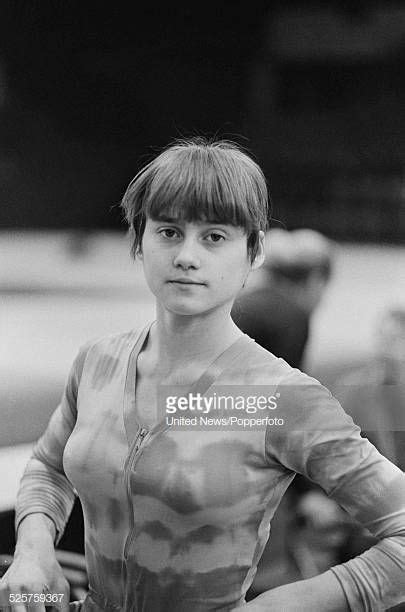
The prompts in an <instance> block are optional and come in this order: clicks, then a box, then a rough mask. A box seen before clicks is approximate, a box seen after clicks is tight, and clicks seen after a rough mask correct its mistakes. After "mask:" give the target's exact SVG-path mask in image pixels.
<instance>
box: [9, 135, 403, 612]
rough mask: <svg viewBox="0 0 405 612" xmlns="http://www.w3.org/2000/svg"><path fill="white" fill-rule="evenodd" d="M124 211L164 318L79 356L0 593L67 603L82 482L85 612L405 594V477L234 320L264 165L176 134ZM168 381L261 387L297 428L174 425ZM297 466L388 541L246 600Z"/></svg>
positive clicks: (255, 247) (378, 600) (249, 264)
mask: <svg viewBox="0 0 405 612" xmlns="http://www.w3.org/2000/svg"><path fill="white" fill-rule="evenodd" d="M122 205H123V207H124V210H125V213H126V218H127V220H128V222H129V225H130V228H131V231H132V235H133V245H132V251H133V253H134V255H137V256H139V257H140V258H141V259H142V261H143V267H144V271H145V276H146V280H147V282H148V284H149V287H150V289H151V290H152V292H153V293H154V295H155V297H156V319H155V320H154V321H152V322H150V323H149V324H148V325H146V326H145V327H144V328H143V329H139V328H137V326H136V312H135V313H134V326H135V329H134V330H132V331H130V332H128V333H123V334H120V335H116V336H112V337H107V338H102V339H100V340H98V341H94V342H90V343H88V344H87V345H86V346H84V347H83V348H82V349H81V350H80V352H79V354H78V356H77V358H76V360H75V362H74V364H73V367H72V370H71V372H70V375H69V378H68V381H67V385H66V389H65V392H64V395H63V398H62V401H61V404H60V406H59V407H58V408H57V410H56V411H55V413H54V414H53V416H52V418H51V420H50V423H49V425H48V428H47V429H46V431H45V433H44V434H43V436H42V437H41V438H40V440H39V441H38V443H37V444H36V446H35V448H34V451H33V455H32V458H31V460H30V462H29V463H28V466H27V468H26V471H25V474H24V476H23V479H22V482H21V487H20V492H19V497H18V504H17V509H16V526H17V530H18V542H17V547H16V552H15V560H14V563H13V564H12V565H11V567H10V569H9V570H8V572H7V574H6V575H5V577H4V578H3V580H2V582H1V600H0V601H1V605H3V606H4V605H5V604H7V602H9V601H10V599H9V596H10V593H16V592H31V593H32V592H38V591H39V592H41V591H42V592H44V593H50V594H52V593H63V595H64V596H63V597H62V600H61V603H60V604H59V603H58V604H57V605H59V606H60V608H61V609H62V610H67V609H68V590H67V585H66V581H65V580H64V578H63V575H62V572H61V569H60V567H59V566H58V564H57V562H56V559H55V555H54V545H55V543H56V544H57V543H58V541H59V539H60V537H61V535H62V533H63V530H64V526H65V523H66V521H67V518H68V515H69V512H70V510H71V507H72V504H73V500H74V496H75V492H77V494H78V495H79V497H80V499H81V502H82V506H83V513H84V521H85V554H86V564H87V570H88V577H89V592H88V595H87V597H86V599H85V600H84V602H83V603H82V604H81V610H82V611H86V612H87V611H101V610H108V611H114V610H117V611H119V610H123V611H128V612H129V611H143V612H163V611H165V612H203V611H204V612H205V611H213V610H220V611H228V612H229V611H235V610H238V612H239V611H240V612H242V610H246V611H249V612H259V611H260V612H264V611H265V610H275V611H281V610H282V611H283V612H292V611H296V610H300V611H301V612H305V611H307V612H313V611H314V610H316V611H317V612H321V611H329V612H333V611H338V610H339V611H340V610H355V611H356V612H357V611H359V610H367V611H371V610H373V611H374V610H381V609H385V608H387V607H389V606H392V605H395V604H396V603H398V602H399V601H401V600H402V599H405V554H404V545H405V475H404V474H403V472H402V471H401V470H400V469H399V468H397V467H396V466H395V465H393V464H392V463H390V462H389V461H388V460H387V459H385V458H384V457H383V456H382V455H380V454H379V453H378V451H377V450H376V449H375V448H374V446H372V445H371V443H370V442H369V441H368V440H366V439H364V438H362V437H361V436H360V430H359V428H358V427H357V426H356V425H355V424H354V423H353V421H352V420H351V418H350V417H348V416H347V415H346V414H345V413H344V411H343V410H342V409H341V407H340V405H339V403H338V402H337V401H336V400H335V399H334V398H333V397H332V396H331V394H330V393H329V391H328V390H327V389H325V388H324V387H323V386H322V385H321V384H320V383H319V382H317V381H316V380H314V379H312V378H310V377H308V376H306V375H305V374H303V373H302V372H300V371H299V370H297V369H293V368H291V366H290V365H289V364H288V363H286V362H285V361H284V360H282V359H279V358H278V357H277V356H275V355H273V354H272V353H270V352H268V351H266V350H265V349H263V348H261V347H260V346H258V345H257V344H255V342H254V341H253V340H251V339H250V338H249V337H248V336H246V335H244V334H243V333H242V332H241V331H240V330H239V329H238V327H236V325H235V324H234V322H233V321H232V319H231V316H230V312H231V308H232V304H233V302H234V300H235V298H236V296H237V294H238V292H239V291H240V289H241V287H242V286H243V284H244V283H245V281H246V278H247V276H248V275H249V273H250V271H251V270H252V269H255V268H257V267H259V266H260V265H261V263H262V261H263V252H264V244H263V237H264V231H265V230H266V226H267V214H268V211H267V190H266V183H265V179H264V176H263V174H262V172H261V170H260V168H259V167H258V166H257V164H256V163H255V162H254V161H253V160H252V159H251V158H250V157H249V156H248V155H247V154H246V153H245V152H243V151H241V150H240V149H239V148H238V147H237V146H236V145H234V144H232V143H229V142H226V141H217V142H213V141H212V142H211V141H208V140H204V139H194V140H190V141H179V142H176V143H175V144H174V145H172V146H170V147H169V148H168V149H166V150H165V151H164V152H162V153H161V154H160V155H159V156H157V157H156V158H155V159H154V160H153V161H152V162H151V163H150V164H148V165H147V166H146V167H145V168H144V169H143V170H141V172H139V173H138V174H137V176H136V177H135V178H134V179H133V181H132V182H131V183H130V185H129V187H128V189H127V191H126V193H125V196H124V198H123V202H122ZM167 386H169V387H170V388H172V387H173V386H175V388H180V387H181V388H182V389H186V390H187V394H189V393H192V394H194V396H197V395H198V394H199V396H200V397H208V396H209V395H210V394H212V393H213V391H214V390H218V392H219V391H220V390H221V388H227V389H228V390H229V388H233V389H234V392H235V394H238V395H239V394H243V391H244V390H246V389H247V390H251V389H256V390H260V389H263V388H265V389H266V394H267V395H268V396H269V397H270V396H271V397H272V398H273V399H274V398H278V404H277V406H276V410H274V404H273V408H272V410H273V412H272V415H273V416H274V413H276V412H277V414H278V415H279V421H280V419H281V420H282V421H283V423H284V426H274V422H275V421H274V420H273V421H270V420H269V422H268V424H266V425H265V426H264V427H258V428H250V427H244V426H239V427H233V428H231V427H217V428H210V427H208V426H207V427H203V426H200V427H197V428H196V427H191V426H190V427H177V428H176V427H172V426H171V425H170V424H169V423H168V419H167V418H165V415H164V414H163V413H161V411H160V409H159V406H160V404H159V402H160V399H161V393H162V389H164V388H167ZM187 394H186V395H187ZM249 394H250V395H251V393H249ZM262 414H264V412H262ZM249 416H250V418H253V416H257V414H256V415H252V413H250V415H249ZM295 473H301V474H303V475H305V476H307V477H309V478H310V479H312V480H313V481H314V482H316V483H318V484H319V485H321V486H322V487H323V488H324V490H325V491H326V492H327V493H328V494H329V495H330V496H331V497H332V498H333V499H334V500H336V501H337V502H338V503H339V504H341V506H342V507H343V508H345V509H346V510H347V511H348V512H350V514H351V515H352V516H354V517H355V518H356V519H358V520H359V521H361V522H362V523H363V524H364V525H366V526H367V527H368V528H369V529H370V530H371V531H372V533H373V534H375V535H376V536H377V537H378V538H379V542H378V543H377V544H376V545H375V546H374V547H372V548H371V549H370V550H368V551H366V552H365V553H363V554H362V555H360V556H358V557H356V558H354V559H352V560H350V561H349V562H347V563H345V564H343V565H338V566H335V567H333V568H332V569H330V570H328V571H326V572H324V573H323V574H321V575H319V576H315V577H314V578H310V579H307V580H302V581H300V582H295V583H292V584H288V585H284V586H282V587H277V588H275V589H272V590H269V591H267V592H265V593H263V594H261V595H260V596H258V597H257V598H255V599H254V600H252V601H250V602H248V603H246V601H245V594H246V591H247V590H248V588H249V586H250V584H251V583H252V580H253V578H254V575H255V571H256V566H257V563H258V561H259V559H260V556H261V553H262V551H263V549H264V546H265V544H266V541H267V539H268V536H269V529H270V523H271V519H272V517H273V515H274V512H275V510H276V508H277V506H278V504H279V502H280V500H281V498H282V496H283V494H284V492H285V491H286V489H287V487H288V485H289V484H290V483H291V481H292V480H293V478H294V475H295ZM54 605H55V604H54ZM77 607H79V606H77ZM14 609H17V608H14ZM18 609H25V607H24V605H23V606H22V607H21V608H18ZM38 609H42V610H43V609H44V608H43V607H42V608H38Z"/></svg>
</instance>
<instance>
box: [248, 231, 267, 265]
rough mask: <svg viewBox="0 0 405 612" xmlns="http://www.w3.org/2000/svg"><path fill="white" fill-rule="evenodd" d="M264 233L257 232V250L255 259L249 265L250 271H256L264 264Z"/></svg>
mask: <svg viewBox="0 0 405 612" xmlns="http://www.w3.org/2000/svg"><path fill="white" fill-rule="evenodd" d="M264 241H265V237H264V232H263V231H262V230H260V231H259V248H258V249H257V253H256V257H255V258H254V260H253V261H252V263H251V270H257V269H258V268H260V266H262V265H263V263H264Z"/></svg>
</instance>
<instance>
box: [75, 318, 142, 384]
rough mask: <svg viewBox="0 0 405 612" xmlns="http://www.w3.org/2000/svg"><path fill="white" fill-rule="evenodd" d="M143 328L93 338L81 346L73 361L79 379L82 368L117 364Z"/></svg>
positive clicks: (124, 357) (122, 359)
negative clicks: (99, 364)
mask: <svg viewBox="0 0 405 612" xmlns="http://www.w3.org/2000/svg"><path fill="white" fill-rule="evenodd" d="M142 331H143V328H138V329H133V330H130V331H127V332H123V333H119V334H111V335H108V336H102V337H99V338H94V339H92V340H89V341H88V342H86V343H85V344H83V345H82V346H81V347H80V349H79V352H78V354H77V356H76V359H75V361H74V369H75V370H76V371H77V372H78V374H79V378H80V376H81V374H82V372H83V369H84V367H86V368H88V367H91V366H92V365H93V367H94V366H95V364H98V363H100V362H103V363H104V364H105V365H106V364H107V363H110V364H118V363H119V362H120V361H125V359H126V358H127V357H128V355H129V354H130V352H131V350H132V349H133V347H134V346H135V344H136V342H137V340H138V338H139V337H140V335H141V333H142Z"/></svg>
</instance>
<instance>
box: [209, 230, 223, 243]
mask: <svg viewBox="0 0 405 612" xmlns="http://www.w3.org/2000/svg"><path fill="white" fill-rule="evenodd" d="M207 240H208V242H212V243H216V244H217V243H218V242H221V240H225V236H223V235H222V234H218V232H210V233H209V234H208V235H207Z"/></svg>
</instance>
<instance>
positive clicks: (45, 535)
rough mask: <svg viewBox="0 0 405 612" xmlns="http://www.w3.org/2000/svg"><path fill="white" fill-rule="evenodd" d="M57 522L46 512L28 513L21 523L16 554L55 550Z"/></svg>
mask: <svg viewBox="0 0 405 612" xmlns="http://www.w3.org/2000/svg"><path fill="white" fill-rule="evenodd" d="M55 536H56V529H55V524H54V522H53V521H52V519H50V518H49V517H48V516H46V515H45V514H40V513H34V514H29V515H27V516H26V517H25V518H24V519H23V520H22V521H21V523H20V524H19V526H18V531H17V544H16V549H15V554H19V553H28V552H32V551H34V550H38V549H39V548H40V549H41V550H44V548H45V549H47V550H49V551H54V549H55V547H54V542H55Z"/></svg>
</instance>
